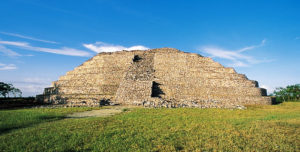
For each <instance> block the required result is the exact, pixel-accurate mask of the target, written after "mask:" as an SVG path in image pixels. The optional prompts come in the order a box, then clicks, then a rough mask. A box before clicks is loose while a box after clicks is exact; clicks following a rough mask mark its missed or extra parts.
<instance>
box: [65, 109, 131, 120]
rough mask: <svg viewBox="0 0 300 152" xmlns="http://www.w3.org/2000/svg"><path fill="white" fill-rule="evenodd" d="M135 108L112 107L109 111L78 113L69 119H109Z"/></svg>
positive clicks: (68, 116) (70, 115) (71, 115)
mask: <svg viewBox="0 0 300 152" xmlns="http://www.w3.org/2000/svg"><path fill="white" fill-rule="evenodd" d="M132 108H133V107H125V106H122V107H121V106H120V107H112V108H108V109H100V110H92V111H85V112H76V113H72V114H69V115H67V118H84V117H109V116H112V115H115V114H118V113H121V112H125V111H129V110H131V109H132Z"/></svg>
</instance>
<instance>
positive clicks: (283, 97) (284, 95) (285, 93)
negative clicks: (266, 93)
mask: <svg viewBox="0 0 300 152" xmlns="http://www.w3.org/2000/svg"><path fill="white" fill-rule="evenodd" d="M271 95H273V96H275V97H276V102H279V103H281V102H285V101H292V102H300V84H295V85H288V86H287V87H285V88H283V87H279V88H276V90H275V91H274V92H273V94H271Z"/></svg>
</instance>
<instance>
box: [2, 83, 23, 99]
mask: <svg viewBox="0 0 300 152" xmlns="http://www.w3.org/2000/svg"><path fill="white" fill-rule="evenodd" d="M10 93H12V94H13V95H14V96H15V97H16V95H19V96H22V92H21V90H20V89H18V88H15V87H13V85H12V84H9V83H4V82H0V95H1V96H3V97H4V98H6V97H9V94H10Z"/></svg>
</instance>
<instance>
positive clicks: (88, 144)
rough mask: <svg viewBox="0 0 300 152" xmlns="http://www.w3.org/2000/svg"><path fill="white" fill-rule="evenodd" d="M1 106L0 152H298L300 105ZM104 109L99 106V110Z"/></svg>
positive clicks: (293, 103)
mask: <svg viewBox="0 0 300 152" xmlns="http://www.w3.org/2000/svg"><path fill="white" fill-rule="evenodd" d="M91 109H92V108H54V109H51V108H40V109H39V108H37V109H34V108H33V109H19V110H0V120H1V121H0V129H1V133H0V151H299V150H300V103H299V102H298V103H297V102H286V103H283V104H280V105H268V106H251V107H248V109H247V110H230V109H196V108H177V109H165V108H161V109H150V108H135V109H132V110H129V111H128V110H124V112H123V113H120V114H117V115H114V116H111V117H88V118H77V119H65V116H66V115H67V114H69V113H72V112H77V111H86V110H91ZM100 110H101V109H100Z"/></svg>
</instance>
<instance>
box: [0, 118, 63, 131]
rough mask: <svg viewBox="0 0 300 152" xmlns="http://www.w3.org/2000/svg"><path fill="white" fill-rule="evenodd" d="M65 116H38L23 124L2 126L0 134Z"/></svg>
mask: <svg viewBox="0 0 300 152" xmlns="http://www.w3.org/2000/svg"><path fill="white" fill-rule="evenodd" d="M65 118H66V117H65V116H51V115H50V116H49V115H48V116H39V117H38V118H37V119H35V120H34V121H28V122H26V123H25V124H24V123H22V124H16V125H9V126H4V127H1V128H0V135H3V134H6V133H9V132H11V131H13V130H17V129H22V128H28V127H32V126H34V125H37V124H40V123H44V122H52V121H57V120H62V119H65Z"/></svg>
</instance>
